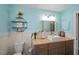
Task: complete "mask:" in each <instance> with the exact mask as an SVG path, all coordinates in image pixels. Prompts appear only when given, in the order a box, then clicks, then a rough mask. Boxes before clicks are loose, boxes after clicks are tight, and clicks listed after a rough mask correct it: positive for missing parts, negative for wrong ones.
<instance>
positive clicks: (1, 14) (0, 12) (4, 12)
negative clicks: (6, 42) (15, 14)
mask: <svg viewBox="0 0 79 59" xmlns="http://www.w3.org/2000/svg"><path fill="white" fill-rule="evenodd" d="M7 32H8V5H6V4H5V5H4V4H2V5H0V35H3V34H5V33H7Z"/></svg>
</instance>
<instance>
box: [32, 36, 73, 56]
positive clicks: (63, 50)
mask: <svg viewBox="0 0 79 59" xmlns="http://www.w3.org/2000/svg"><path fill="white" fill-rule="evenodd" d="M73 42H74V40H73V39H70V38H67V37H60V38H57V39H56V38H55V39H54V40H49V39H47V38H45V39H41V38H39V39H38V38H37V39H33V45H34V50H33V52H34V54H35V55H73V52H74V49H73V46H74V43H73Z"/></svg>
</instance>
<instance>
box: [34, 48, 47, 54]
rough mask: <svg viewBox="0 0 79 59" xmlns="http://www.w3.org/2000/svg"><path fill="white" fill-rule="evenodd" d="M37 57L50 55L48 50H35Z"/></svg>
mask: <svg viewBox="0 0 79 59" xmlns="http://www.w3.org/2000/svg"><path fill="white" fill-rule="evenodd" d="M35 54H36V55H48V50H47V49H40V50H35Z"/></svg>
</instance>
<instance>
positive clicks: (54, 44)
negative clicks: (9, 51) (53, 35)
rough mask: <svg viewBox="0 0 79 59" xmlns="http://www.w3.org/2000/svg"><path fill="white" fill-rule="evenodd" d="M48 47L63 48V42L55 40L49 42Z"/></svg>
mask: <svg viewBox="0 0 79 59" xmlns="http://www.w3.org/2000/svg"><path fill="white" fill-rule="evenodd" d="M49 48H53V49H54V48H55V49H56V48H65V42H55V43H50V44H49Z"/></svg>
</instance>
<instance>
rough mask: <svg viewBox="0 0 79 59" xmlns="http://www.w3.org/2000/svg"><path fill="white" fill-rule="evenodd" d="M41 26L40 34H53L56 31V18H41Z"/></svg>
mask: <svg viewBox="0 0 79 59" xmlns="http://www.w3.org/2000/svg"><path fill="white" fill-rule="evenodd" d="M41 25H42V28H41V29H42V32H44V31H45V32H51V34H52V32H54V31H55V30H56V18H55V16H49V17H47V16H45V15H43V16H42V19H41Z"/></svg>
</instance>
